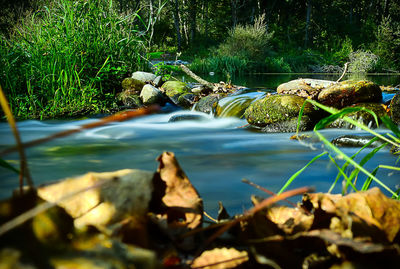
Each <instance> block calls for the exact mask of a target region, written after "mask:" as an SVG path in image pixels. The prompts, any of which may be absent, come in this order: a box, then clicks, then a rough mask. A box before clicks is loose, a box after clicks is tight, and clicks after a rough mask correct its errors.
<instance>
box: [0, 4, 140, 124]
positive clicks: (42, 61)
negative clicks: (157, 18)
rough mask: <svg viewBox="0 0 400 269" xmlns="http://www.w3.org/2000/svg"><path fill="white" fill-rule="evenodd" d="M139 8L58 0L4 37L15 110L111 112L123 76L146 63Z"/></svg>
mask: <svg viewBox="0 0 400 269" xmlns="http://www.w3.org/2000/svg"><path fill="white" fill-rule="evenodd" d="M140 23H142V22H141V18H140V17H139V16H138V14H137V13H132V14H128V15H124V16H122V15H119V14H118V13H117V12H116V11H115V9H114V6H113V2H112V1H107V0H94V1H70V0H57V1H52V4H51V5H50V6H44V7H42V8H41V9H40V10H38V11H36V12H34V13H33V14H32V15H30V16H28V17H27V18H25V19H24V20H23V21H22V22H21V23H20V25H18V26H17V27H16V28H15V31H14V33H13V35H12V36H11V37H9V38H6V37H3V36H2V37H1V39H0V54H1V55H2V57H1V60H0V81H1V83H2V86H3V88H4V91H5V93H6V95H7V97H8V99H9V100H10V104H11V107H12V110H13V113H14V115H15V116H16V117H17V118H19V119H24V118H49V117H66V116H72V115H79V114H87V113H99V112H107V109H109V108H110V107H113V105H115V104H114V94H115V92H116V91H117V90H118V89H119V88H120V82H121V80H122V79H123V78H124V77H125V76H127V75H128V74H129V73H130V72H132V71H135V70H138V69H141V68H143V67H144V62H145V59H144V58H143V56H142V55H145V54H144V50H145V47H144V45H143V35H142V33H141V32H140V31H139V29H138V25H139V24H140Z"/></svg>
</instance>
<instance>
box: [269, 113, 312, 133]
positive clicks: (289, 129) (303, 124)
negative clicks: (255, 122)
mask: <svg viewBox="0 0 400 269" xmlns="http://www.w3.org/2000/svg"><path fill="white" fill-rule="evenodd" d="M297 124H298V117H293V118H291V119H289V120H285V121H282V122H275V123H271V124H268V125H266V126H264V127H263V128H261V131H262V132H264V133H294V132H296V131H297ZM314 124H315V122H314V121H313V120H312V119H311V118H310V117H309V116H307V115H304V116H303V117H301V121H300V125H299V131H301V132H304V131H309V130H311V129H312V128H313V127H314Z"/></svg>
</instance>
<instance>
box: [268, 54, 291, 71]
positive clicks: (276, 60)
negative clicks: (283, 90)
mask: <svg viewBox="0 0 400 269" xmlns="http://www.w3.org/2000/svg"><path fill="white" fill-rule="evenodd" d="M265 71H266V72H269V73H290V72H292V68H291V67H290V65H289V64H288V63H287V62H286V61H285V59H284V58H283V57H267V58H266V59H265Z"/></svg>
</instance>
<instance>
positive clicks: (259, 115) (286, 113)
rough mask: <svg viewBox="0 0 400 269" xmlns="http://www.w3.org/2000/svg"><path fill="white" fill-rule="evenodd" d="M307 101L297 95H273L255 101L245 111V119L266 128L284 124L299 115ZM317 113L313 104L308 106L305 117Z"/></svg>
mask: <svg viewBox="0 0 400 269" xmlns="http://www.w3.org/2000/svg"><path fill="white" fill-rule="evenodd" d="M305 100H306V99H305V98H302V97H300V96H296V95H271V96H267V97H265V98H263V99H260V100H257V101H255V102H254V103H253V104H252V105H250V107H249V108H247V109H246V111H245V117H246V119H247V121H248V122H249V123H250V124H253V125H256V126H260V127H263V126H266V125H268V124H271V123H276V122H282V121H286V120H289V119H290V118H293V117H296V116H298V115H299V112H300V109H301V107H302V105H303V103H304V101H305ZM314 112H315V110H314V108H313V106H312V105H311V104H308V103H307V104H306V106H305V109H304V114H305V115H311V114H313V113H314Z"/></svg>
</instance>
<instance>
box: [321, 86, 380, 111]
mask: <svg viewBox="0 0 400 269" xmlns="http://www.w3.org/2000/svg"><path fill="white" fill-rule="evenodd" d="M381 100H382V90H381V89H380V87H379V86H378V85H377V84H375V83H373V82H370V81H366V80H360V81H353V80H347V81H343V82H339V83H336V84H334V85H332V86H330V87H328V88H326V89H323V90H322V91H321V92H320V94H319V95H318V101H319V102H321V103H322V104H324V105H328V106H332V107H336V108H343V107H346V106H349V105H352V104H356V103H379V102H381Z"/></svg>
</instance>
